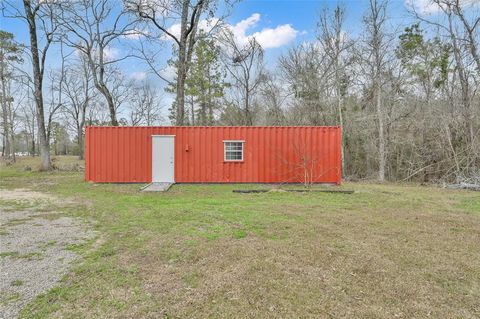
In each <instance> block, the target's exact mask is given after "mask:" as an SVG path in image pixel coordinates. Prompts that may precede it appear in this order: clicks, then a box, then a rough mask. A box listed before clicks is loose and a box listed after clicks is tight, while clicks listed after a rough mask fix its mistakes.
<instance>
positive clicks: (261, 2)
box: [0, 0, 480, 105]
mask: <svg viewBox="0 0 480 319" xmlns="http://www.w3.org/2000/svg"><path fill="white" fill-rule="evenodd" d="M0 1H1V0H0ZM13 1H17V3H18V5H19V7H20V8H21V0H13ZM429 1H430V0H391V1H390V5H389V10H388V15H389V18H390V19H391V20H390V23H391V24H392V25H395V27H396V28H403V27H405V26H407V25H408V24H411V23H412V21H413V20H412V18H411V16H410V15H409V14H408V12H407V9H406V3H413V4H414V5H415V6H416V7H417V9H418V10H419V11H421V12H424V13H426V14H435V13H437V12H438V11H437V9H436V8H435V7H432V6H431V5H430V4H429ZM463 1H478V3H480V0H463ZM337 4H341V5H343V6H344V7H345V8H346V23H345V30H344V31H345V32H346V33H347V34H350V35H353V37H355V36H357V35H358V34H359V32H361V28H362V17H363V15H364V14H365V11H366V9H367V8H368V0H344V1H337V0H296V1H295V0H244V1H243V2H240V3H238V4H237V5H236V6H235V8H234V9H233V10H232V13H231V15H230V16H229V17H228V19H227V22H228V23H229V24H230V25H231V28H232V30H233V31H234V33H235V34H236V36H237V39H239V40H240V41H242V40H243V41H245V39H248V37H250V36H255V37H256V38H257V40H258V41H259V42H260V44H262V46H263V47H264V49H265V60H266V63H267V66H268V68H270V69H274V68H275V64H276V61H277V59H278V57H279V56H280V55H281V54H283V53H285V52H286V51H287V50H288V48H289V47H291V46H292V45H295V44H298V43H301V42H305V41H311V40H313V39H314V38H315V29H316V23H317V21H318V16H319V13H320V12H321V10H322V9H323V8H334V7H335V6H336V5H337ZM119 5H121V1H120V0H119ZM0 22H1V23H0V28H1V29H3V30H6V31H9V32H12V33H13V34H14V35H15V37H16V39H17V40H18V41H20V42H24V43H28V33H27V32H28V31H27V28H26V25H25V24H24V23H23V22H21V21H16V20H14V19H7V18H3V17H1V21H0ZM172 28H173V27H172ZM134 41H135V40H133V39H130V40H129V41H127V42H130V43H134ZM168 47H170V45H169V44H167V48H168ZM127 49H128V48H127V47H126V46H123V44H116V47H113V48H112V52H113V54H117V55H122V53H124V52H125V51H126V50H127ZM169 58H170V50H168V49H166V50H164V52H163V53H162V55H161V56H160V60H161V61H159V62H160V63H159V64H160V65H166V61H167V60H168V59H169ZM47 61H48V66H49V67H51V68H54V67H55V66H56V65H58V63H59V59H58V47H55V46H54V47H52V48H51V51H50V52H49V58H48V60H47ZM119 67H120V68H121V69H122V71H123V73H124V74H125V76H126V77H127V78H130V79H136V80H142V79H144V78H150V79H152V82H153V83H155V85H158V86H160V87H163V86H164V83H161V81H159V80H158V78H155V77H154V76H153V75H149V74H148V71H149V70H148V67H147V66H146V65H145V64H144V63H142V62H141V61H139V60H135V59H128V60H126V61H124V62H122V63H121V65H120V66H119ZM165 72H166V74H170V75H171V74H172V73H173V71H172V70H166V71H165ZM170 101H171V97H168V96H167V97H166V101H164V102H165V104H167V105H168V104H169V103H170Z"/></svg>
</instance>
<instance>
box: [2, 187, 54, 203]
mask: <svg viewBox="0 0 480 319" xmlns="http://www.w3.org/2000/svg"><path fill="white" fill-rule="evenodd" d="M0 200H7V201H28V202H32V201H38V200H42V201H57V200H58V199H57V198H56V197H54V196H51V195H48V194H45V193H40V192H35V191H31V190H27V189H22V188H17V189H14V190H7V189H1V190H0Z"/></svg>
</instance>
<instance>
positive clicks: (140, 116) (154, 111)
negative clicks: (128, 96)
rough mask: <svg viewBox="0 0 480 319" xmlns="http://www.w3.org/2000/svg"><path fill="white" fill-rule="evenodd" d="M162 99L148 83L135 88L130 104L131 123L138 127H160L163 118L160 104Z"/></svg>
mask: <svg viewBox="0 0 480 319" xmlns="http://www.w3.org/2000/svg"><path fill="white" fill-rule="evenodd" d="M160 102H161V97H160V96H159V94H158V92H157V91H156V90H155V89H154V88H153V87H152V86H151V84H150V83H148V82H146V81H145V82H143V83H141V84H140V85H137V86H135V87H133V94H132V100H131V102H130V123H131V125H133V126H138V125H147V126H152V125H158V124H159V122H160V121H161V119H162V117H161V115H160V112H159V111H160V107H159V104H160Z"/></svg>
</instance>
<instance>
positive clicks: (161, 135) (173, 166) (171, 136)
mask: <svg viewBox="0 0 480 319" xmlns="http://www.w3.org/2000/svg"><path fill="white" fill-rule="evenodd" d="M159 137H168V138H173V163H172V170H173V174H172V176H173V181H172V183H175V135H169V134H154V135H151V138H152V146H151V149H152V183H168V182H155V181H154V180H153V172H154V169H155V167H154V161H153V154H154V150H153V139H154V138H159Z"/></svg>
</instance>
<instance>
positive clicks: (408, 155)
mask: <svg viewBox="0 0 480 319" xmlns="http://www.w3.org/2000/svg"><path fill="white" fill-rule="evenodd" d="M118 4H119V2H118V1H115V0H73V1H72V0H68V1H67V0H56V1H40V0H23V1H10V0H5V1H3V2H2V13H3V17H2V20H3V21H7V20H8V19H18V20H19V21H20V20H21V21H23V22H24V27H25V30H26V31H28V35H29V37H28V41H27V43H20V42H19V41H18V39H16V37H15V36H14V34H12V33H9V32H6V31H0V77H1V92H0V94H1V105H2V119H1V133H2V141H3V143H2V154H3V156H4V157H5V158H7V159H9V160H15V155H17V156H18V155H27V154H28V155H40V157H41V159H42V169H44V170H49V169H51V167H52V166H51V160H50V156H51V154H75V155H78V156H80V157H82V156H83V145H84V142H83V140H84V128H85V126H87V125H133V126H139V125H159V124H172V125H247V126H250V125H280V126H283V125H340V126H341V127H342V129H343V140H342V165H343V175H344V176H345V177H346V178H350V179H357V178H368V179H372V178H373V179H377V180H379V181H384V180H390V181H407V180H413V181H421V182H440V181H443V182H457V183H458V182H462V181H474V182H479V181H480V92H479V88H480V84H479V82H480V48H479V46H480V41H479V38H480V32H479V29H480V14H479V11H478V6H475V5H474V4H472V3H471V2H468V1H460V0H431V5H435V6H436V9H437V12H436V14H434V15H425V14H422V13H421V12H417V11H416V10H415V7H412V8H411V9H410V17H409V19H406V20H407V21H409V23H408V24H406V22H405V21H399V20H398V19H396V20H394V19H391V18H390V16H389V13H390V10H389V2H388V1H384V0H369V3H368V6H367V9H366V11H365V12H364V14H363V19H362V21H358V26H359V30H355V32H348V30H347V27H346V19H347V16H348V8H347V7H344V6H341V5H339V6H336V7H331V8H325V9H323V10H321V11H320V13H319V15H318V18H317V21H316V25H317V28H316V38H315V39H314V40H312V41H309V42H303V43H298V44H295V45H292V46H290V47H289V49H288V50H285V52H284V53H283V54H282V55H281V56H280V57H279V58H278V60H277V61H265V55H264V49H263V48H262V46H261V44H260V43H259V42H258V41H257V39H255V38H254V37H248V38H247V39H242V41H240V40H239V39H237V37H236V35H235V33H234V32H233V31H232V28H231V26H230V25H229V24H228V23H227V18H228V16H229V14H230V13H231V12H232V11H233V10H235V5H236V1H233V0H230V1H229V0H225V1H218V0H217V1H215V0H168V1H154V0H124V1H123V3H122V5H118ZM399 23H402V24H399ZM132 40H135V41H132ZM132 43H134V44H132ZM119 46H121V47H122V50H121V53H120V54H119V52H118V50H117V51H116V48H118V47H119ZM167 49H168V52H171V56H170V57H169V58H165V57H164V52H166V51H167ZM52 56H53V57H55V62H56V63H49V62H48V61H51V57H52ZM126 62H128V63H132V64H138V65H141V66H144V68H145V71H147V72H148V76H147V77H145V76H144V75H142V74H141V75H142V76H140V75H139V76H138V79H136V80H134V79H131V78H129V77H127V76H126V75H125V74H124V72H123V71H122V68H121V65H122V64H125V63H126ZM267 62H268V63H267ZM159 83H161V84H162V85H158V84H159ZM167 95H171V96H173V97H174V99H173V103H171V105H165V104H166V103H165V100H166V96H167ZM167 113H168V115H165V114H167ZM162 114H163V115H164V116H162Z"/></svg>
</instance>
